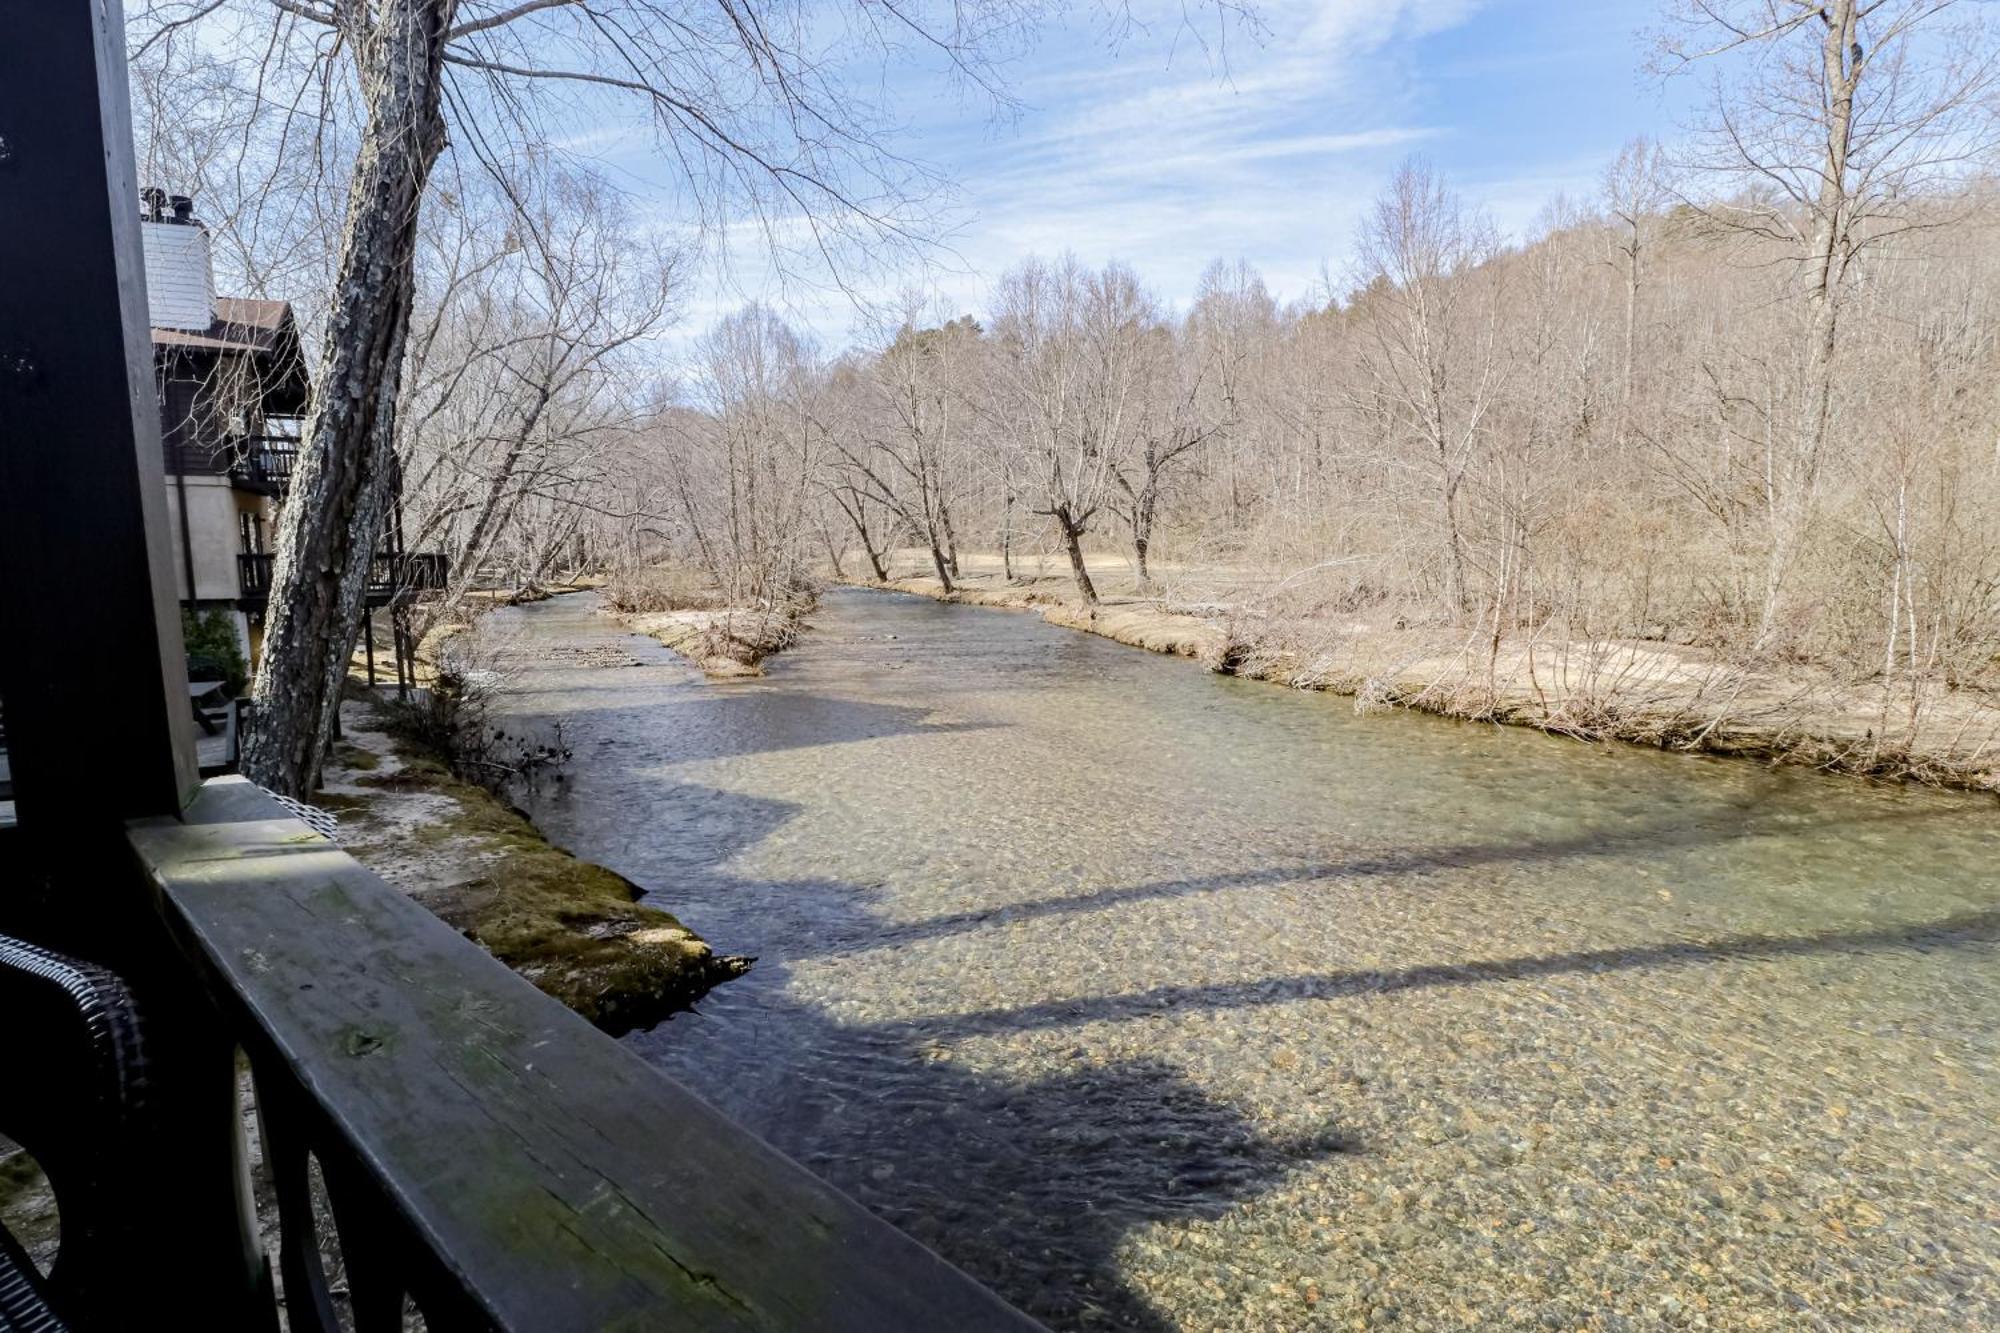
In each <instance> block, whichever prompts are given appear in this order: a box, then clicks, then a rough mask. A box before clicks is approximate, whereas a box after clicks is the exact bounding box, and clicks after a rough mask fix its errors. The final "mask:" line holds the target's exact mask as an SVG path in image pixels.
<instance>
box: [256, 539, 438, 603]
mask: <svg viewBox="0 0 2000 1333" xmlns="http://www.w3.org/2000/svg"><path fill="white" fill-rule="evenodd" d="M276 560H277V556H276V555H275V554H273V553H272V552H269V551H259V552H254V553H251V552H246V553H244V554H242V555H239V556H237V557H236V577H237V584H238V586H239V587H240V588H241V590H242V594H243V598H242V600H243V601H244V602H245V603H246V604H248V605H247V606H246V608H245V609H253V608H254V607H258V606H262V605H263V604H264V602H265V601H266V600H268V599H269V598H270V596H271V569H272V566H273V564H275V563H276ZM450 579H451V558H450V557H449V556H447V555H445V554H444V553H443V552H441V551H394V552H385V553H382V554H378V555H377V556H376V557H375V558H374V560H372V561H371V562H370V563H369V566H368V605H370V606H387V605H388V604H389V603H390V602H391V601H393V600H395V599H396V597H397V596H398V595H400V594H404V593H412V592H435V591H438V590H439V589H442V588H443V587H444V586H445V584H446V583H448V582H449V581H450Z"/></svg>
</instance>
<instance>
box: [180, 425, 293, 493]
mask: <svg viewBox="0 0 2000 1333" xmlns="http://www.w3.org/2000/svg"><path fill="white" fill-rule="evenodd" d="M298 454H299V442H298V440H297V439H296V438H295V437H293V436H289V435H233V436H230V437H228V438H226V439H222V440H217V441H214V442H212V443H190V442H187V441H181V442H178V443H172V442H170V443H168V444H166V445H164V446H163V447H162V458H163V460H164V462H165V464H166V470H167V474H168V475H169V476H172V475H175V474H180V475H182V476H190V477H225V476H226V477H228V478H229V479H230V481H231V482H233V483H234V484H236V485H238V486H242V487H244V488H246V489H248V490H254V491H258V492H260V493H262V494H265V495H279V496H282V495H284V494H285V493H286V492H287V491H289V490H290V489H291V484H292V470H293V468H294V467H295V466H296V464H297V462H298Z"/></svg>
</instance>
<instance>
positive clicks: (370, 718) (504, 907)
mask: <svg viewBox="0 0 2000 1333" xmlns="http://www.w3.org/2000/svg"><path fill="white" fill-rule="evenodd" d="M341 726H342V731H343V733H344V737H345V739H344V740H343V741H342V742H341V743H340V744H339V745H337V746H336V747H335V750H334V756H333V762H331V763H329V764H328V765H327V767H326V772H325V779H324V783H323V787H322V790H321V792H320V794H319V795H318V796H317V797H315V800H316V801H317V802H318V803H319V804H321V805H324V806H325V807H327V808H328V809H331V810H333V811H334V812H335V813H336V814H338V815H339V816H340V834H339V842H340V844H341V846H342V847H343V848H345V849H346V850H347V852H348V853H349V854H350V855H352V856H353V857H354V858H355V859H356V860H358V861H360V862H361V863H362V864H364V865H366V866H368V867H369V868H370V869H372V870H374V871H375V872H376V873H377V874H379V875H381V876H382V877H383V878H384V879H386V880H388V881H389V882H390V883H391V884H394V885H395V886H397V887H398V888H400V889H402V890H403V891H404V892H406V893H408V894H409V895H410V896H411V897H413V898H415V899H417V900H418V901H419V902H421V903H423V904H424V905H425V906H426V907H428V908H430V909H431V910H432V911H433V912H435V913H437V915H438V916H440V917H442V918H443V919H444V920H445V921H447V922H449V923H450V924H452V925H453V926H456V927H457V928H458V929H459V930H461V931H463V932H464V933H465V934H466V935H467V936H469V937H470V938H472V939H474V940H476V941H478V942H479V944H481V945H482V946H484V947H485V948H486V950H487V951H488V952H490V953H492V954H493V955H494V956H495V957H496V958H498V959H500V961H501V962H503V963H506V964H507V965H508V966H509V967H511V968H513V969H514V970H515V971H517V972H519V973H520V974H521V975H522V976H524V977H526V978H527V979H528V980H530V981H532V982H534V983H535V985H536V986H538V987H540V988H541V989H542V990H543V991H544V992H546V993H547V994H549V995H552V996H554V997H555V998H556V999H558V1000H561V1001H562V1002H563V1003H564V1004H566V1005H568V1006H569V1007H570V1008H572V1009H574V1010H576V1011H577V1012H578V1013H580V1014H582V1015H583V1016H584V1017H585V1018H588V1019H589V1020H590V1021H591V1022H593V1023H595V1024H597V1026H599V1027H601V1028H603V1029H605V1030H606V1031H608V1032H612V1033H614V1034H615V1033H620V1032H627V1031H630V1030H632V1029H634V1028H639V1027H648V1026H651V1025H652V1024H654V1023H657V1022H658V1021H659V1020H660V1019H662V1018H664V1017H665V1016H667V1015H668V1014H670V1013H673V1012H674V1011H676V1010H679V1009H684V1008H686V1007H687V1006H688V1005H689V1004H691V1003H693V1002H694V1001H695V1000H696V999H699V998H700V997H701V996H702V995H703V994H704V993H705V992H707V991H708V990H709V989H710V988H711V987H712V986H715V985H716V984H718V983H719V982H723V981H727V980H728V979H729V978H731V977H734V976H738V975H740V974H741V973H742V972H743V971H744V969H745V968H747V967H748V966H749V960H748V959H744V958H730V957H721V956H718V955H717V954H716V953H715V952H714V950H712V949H711V948H710V947H709V945H708V942H707V941H705V940H703V939H702V938H701V937H700V936H699V935H697V934H695V933H694V932H693V931H691V930H689V929H688V928H687V927H686V926H683V925H682V924H681V923H680V922H679V921H678V920H676V919H675V918H674V917H673V916H672V915H671V914H669V913H667V912H663V911H661V910H660V909H659V908H656V907H649V906H646V905H644V904H642V903H640V902H639V901H638V898H639V896H640V893H641V890H640V889H639V887H638V886H637V885H635V884H633V883H632V882H631V881H630V880H628V879H626V878H625V877H624V876H622V875H619V874H616V873H615V872H613V871H610V870H607V869H605V868H604V867H603V866H599V865H593V864H591V863H590V862H588V861H581V860H578V859H577V858H576V857H573V856H571V855H570V854H569V853H567V852H565V851H563V850H561V849H560V848H558V847H555V846H553V845H552V844H550V843H549V841H548V840H547V839H546V838H544V837H543V836H542V835H541V834H540V833H539V832H537V831H536V829H535V827H534V825H532V824H530V823H529V822H528V821H527V820H526V819H523V818H522V817H521V816H520V815H519V814H517V813H516V812H515V811H514V810H513V809H511V808H510V807H509V806H508V805H506V804H505V803H504V802H502V801H501V800H499V799H497V798H496V797H494V796H493V795H492V794H491V793H490V792H488V791H486V790H485V789H484V788H482V787H479V786H475V785H473V784H472V783H468V782H463V781H461V780H459V779H458V778H456V777H453V776H452V774H451V773H450V772H448V771H447V770H446V769H445V768H444V766H443V765H441V764H439V763H437V762H436V761H435V760H433V759H431V758H428V757H426V756H423V755H421V754H417V753H414V752H412V751H411V750H410V749H409V748H408V747H407V746H404V745H402V744H400V743H399V742H398V741H397V740H396V739H395V738H393V737H392V736H390V735H389V733H388V732H387V731H386V730H384V729H383V725H382V721H381V718H380V717H379V715H378V714H377V713H376V711H375V708H374V706H373V705H372V704H370V703H367V702H365V701H350V702H348V703H347V704H344V705H343V706H342V712H341Z"/></svg>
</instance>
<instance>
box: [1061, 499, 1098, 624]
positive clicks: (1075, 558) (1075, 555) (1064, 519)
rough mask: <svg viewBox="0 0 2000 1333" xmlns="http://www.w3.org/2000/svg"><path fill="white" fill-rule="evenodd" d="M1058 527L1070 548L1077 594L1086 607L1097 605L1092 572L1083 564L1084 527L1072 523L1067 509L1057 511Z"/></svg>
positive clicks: (1070, 562) (1070, 570) (1071, 569)
mask: <svg viewBox="0 0 2000 1333" xmlns="http://www.w3.org/2000/svg"><path fill="white" fill-rule="evenodd" d="M1056 526H1057V527H1059V528H1061V529H1062V535H1063V544H1064V545H1065V546H1067V547H1068V548H1069V572H1070V574H1071V576H1072V577H1074V578H1075V579H1076V590H1077V593H1078V594H1079V595H1080V596H1081V597H1082V598H1083V603H1084V605H1085V606H1096V605H1097V585H1096V584H1094V583H1092V582H1091V581H1090V570H1089V568H1088V567H1086V566H1085V565H1084V563H1083V525H1082V524H1081V523H1073V522H1071V521H1070V516H1069V510H1068V509H1067V508H1063V509H1058V510H1056Z"/></svg>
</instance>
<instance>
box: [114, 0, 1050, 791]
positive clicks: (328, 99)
mask: <svg viewBox="0 0 2000 1333" xmlns="http://www.w3.org/2000/svg"><path fill="white" fill-rule="evenodd" d="M225 9H227V10H228V11H229V13H228V14H226V15H224V16H223V17H222V18H220V19H214V21H215V22H217V23H223V24H229V25H233V26H232V27H230V29H229V35H230V36H231V37H232V38H233V39H234V40H236V41H238V42H239V43H257V42H259V41H261V42H262V44H263V45H264V47H265V49H266V50H268V51H270V52H271V53H272V57H271V59H272V60H274V61H277V60H285V61H289V62H291V64H292V66H293V67H294V69H295V71H299V72H296V73H295V75H294V77H293V79H292V83H293V86H295V87H298V88H300V89H302V90H304V89H309V88H311V87H313V86H315V85H317V86H318V87H320V88H321V89H322V90H323V91H322V92H321V94H320V96H319V97H318V99H317V100H316V102H315V103H314V104H313V105H312V107H311V111H312V113H313V115H312V117H310V118H307V117H301V118H300V119H301V122H302V123H305V124H310V123H313V122H322V123H323V122H324V121H326V120H327V119H328V118H329V113H336V112H340V111H342V110H349V111H352V112H353V113H354V114H353V123H355V124H356V125H357V128H356V130H355V132H354V155H353V167H352V173H351V176H350V178H349V182H348V189H347V204H346V212H345V220H344V222H343V224H342V227H341V246H340V255H341V258H340V261H339V263H338V265H337V270H336V274H335V277H334V281H333V287H332V297H331V299H330V300H329V302H328V308H327V321H326V336H325V341H324V344H323V347H322V351H321V355H320V362H319V366H318V370H319V377H318V391H317V393H316V395H315V401H314V404H313V408H312V414H311V419H310V423H309V425H308V428H307V433H306V439H305V443H304V446H303V448H302V450H301V456H300V460H299V464H298V467H297V470H296V472H295V474H294V481H293V494H292V503H291V504H289V505H287V506H286V508H285V512H284V515H283V519H282V522H281V527H280V533H279V540H278V554H277V559H276V564H275V569H274V571H273V578H272V589H271V597H270V606H271V614H270V617H269V622H268V628H267V631H266V639H265V647H264V657H263V662H262V667H261V670H260V671H259V673H258V680H257V686H256V696H255V697H256V701H257V704H258V716H259V719H260V720H259V725H258V727H257V728H256V729H255V731H254V732H253V733H252V735H251V737H250V739H249V740H248V742H247V743H246V748H245V754H244V764H245V768H246V771H248V772H250V773H251V774H252V775H253V776H255V777H257V778H258V780H259V781H262V782H264V783H265V784H267V785H269V786H272V787H274V788H276V789H278V790H282V791H285V792H288V793H290V794H293V795H304V794H306V793H307V792H308V791H309V790H310V789H311V787H312V786H313V785H314V781H315V779H316V777H317V773H318V767H319V762H320V759H321V756H322V755H323V754H324V752H325V749H326V746H327V743H328V740H329V738H330V736H331V734H332V729H333V724H334V719H335V713H336V710H337V708H338V703H339V692H340V685H341V681H342V678H343V677H344V675H345V672H346V667H347V658H348V654H349V652H350V651H351V648H352V645H353V643H354V641H355V639H356V637H357V635H358V633H359V629H360V621H361V616H362V609H363V594H364V590H365V586H366V583H367V579H368V573H369V566H370V562H371V559H372V557H373V553H374V549H375V542H376V538H377V536H378V534H379V532H380V530H381V526H382V518H383V514H384V512H385V510H386V508H387V504H388V499H389V494H390V489H391V486H392V483H393V477H394V473H395V466H394V443H395V437H396V409H397V404H398V399H399V390H400V377H401V374H402V369H403V364H402V363H403V358H404V353H405V351H406V349H407V339H408V332H409V324H410V313H411V309H412V306H413V304H414V299H415V290H416V279H415V266H416V254H417V244H418V228H419V220H420V217H421V212H422V204H423V201H424V197H425V193H426V187H427V185H428V182H429V179H430V175H431V172H432V169H433V168H434V167H435V165H436V163H437V161H438V158H439V156H440V154H442V153H443V151H444V149H445V144H446V126H447V119H448V116H449V117H450V118H454V119H456V121H457V122H458V125H459V128H460V131H461V135H462V140H463V142H464V144H465V145H466V147H467V148H468V149H469V150H470V151H471V152H473V153H474V154H475V155H479V154H481V153H482V152H485V153H487V155H488V156H490V151H489V147H490V144H491V142H492V140H493V139H494V138H495V137H504V135H505V134H506V133H507V131H508V129H509V127H511V126H516V125H520V126H523V127H524V128H527V129H529V130H531V132H534V133H539V128H540V127H539V126H537V125H536V123H535V117H536V114H537V113H536V107H537V106H549V105H558V106H563V107H568V108H570V109H574V108H575V107H576V106H577V105H578V104H579V103H581V104H583V105H591V104H594V101H595V100H601V99H603V98H605V97H607V96H611V95H623V96H625V97H628V98H634V99H637V100H638V101H639V103H640V104H641V105H643V106H644V107H645V108H646V109H647V110H648V112H649V113H650V114H651V116H652V118H653V121H654V124H655V126H656V128H657V130H658V132H659V135H660V139H661V143H662V145H663V147H664V148H665V149H666V153H667V156H668V160H669V161H671V162H673V163H675V164H676V165H677V166H678V167H679V168H680V169H681V172H682V176H683V179H684V180H685V181H686V182H687V183H688V184H689V185H690V187H691V195H690V197H691V198H693V199H695V200H697V201H699V202H700V203H701V206H702V207H703V208H704V209H706V210H709V211H710V216H714V210H719V209H721V208H723V207H730V208H735V207H740V206H743V205H745V204H747V205H748V206H749V208H750V209H751V211H752V213H753V215H754V216H757V217H759V218H761V219H763V221H764V223H765V228H764V235H765V239H766V241H767V243H768V244H769V245H770V246H771V247H772V249H773V251H774V253H776V254H778V255H779V256H780V257H781V258H782V257H783V256H784V255H786V254H792V253H796V251H795V249H794V247H795V246H796V244H797V242H795V241H793V240H791V239H790V238H791V237H792V236H793V235H794V234H799V235H802V236H803V237H804V243H805V245H806V246H807V248H808V251H809V253H811V254H813V255H815V256H818V257H821V258H825V257H828V256H830V255H832V253H833V252H834V251H835V250H837V249H838V248H839V247H840V245H841V243H842V241H843V239H844V238H849V239H851V238H852V237H853V236H855V235H858V234H862V233H865V234H867V235H869V236H873V237H876V238H886V239H888V240H890V241H896V240H910V239H913V238H914V237H915V236H916V235H917V234H918V231H919V229H920V228H921V225H922V219H921V217H920V216H919V215H917V214H914V213H912V212H911V211H910V210H908V209H907V208H904V207H901V206H900V205H899V201H908V200H911V199H913V198H917V197H919V196H920V195H921V192H922V191H921V185H922V182H921V180H920V179H915V178H914V177H913V172H912V170H911V168H910V167H909V165H908V164H907V163H906V162H904V161H903V160H902V159H900V158H898V157H896V156H894V155H893V154H890V153H888V152H886V151H884V150H883V148H882V147H881V143H880V141H879V138H878V137H877V128H878V127H876V126H875V125H872V124H871V123H870V122H869V120H868V117H867V115H866V113H865V110H864V109H862V108H861V107H860V106H859V104H857V103H856V102H855V101H853V100H852V99H851V98H850V97H849V96H847V95H846V92H845V90H844V89H841V88H840V87H838V86H837V85H836V84H835V82H834V81H833V78H832V76H831V75H830V73H829V70H830V69H831V68H833V67H834V65H835V64H836V63H837V62H833V61H829V60H826V59H825V58H824V54H825V53H824V51H823V50H822V44H821V42H820V41H819V39H818V38H817V37H815V36H814V34H813V33H812V31H811V28H812V25H811V24H809V23H807V22H805V18H806V14H805V11H804V9H802V8H800V7H799V6H798V5H796V4H791V3H786V0H771V4H770V5H769V6H764V5H756V6H750V7H745V6H738V5H727V6H720V7H718V8H717V9H714V10H709V11H701V10H692V11H690V10H684V9H683V8H682V7H679V6H672V5H667V4H663V3H655V2H654V0H625V2H624V3H620V4H618V5H616V6H614V7H612V8H611V9H609V10H600V8H598V7H596V6H592V5H587V4H584V3H582V0H518V2H516V0H492V2H488V0H465V2H464V3H463V4H461V3H459V0H357V2H355V3H347V2H345V0H341V2H339V3H335V4H333V5H331V6H330V7H321V6H320V5H318V4H316V3H313V2H312V0H237V2H236V3H235V4H233V5H232V4H229V3H228V0H208V2H207V3H197V2H196V0H155V2H154V3H153V4H151V5H149V6H146V7H144V9H143V11H142V12H140V13H138V14H137V15H135V17H136V19H137V24H136V27H135V36H136V39H137V46H138V48H139V49H140V50H141V51H146V50H150V49H152V48H154V47H156V46H158V45H160V44H162V43H171V42H172V41H174V40H175V39H177V38H178V37H179V36H180V35H181V34H182V33H183V32H184V30H186V29H188V28H190V27H191V26H193V25H195V24H197V23H200V22H202V21H204V20H211V19H213V16H216V15H217V14H218V13H219V12H220V11H224V10H225ZM766 10H768V11H770V12H765V11H766ZM1031 11H1032V6H1030V5H1027V4H1025V3H1021V2H1019V0H985V3H983V4H976V5H964V4H960V5H953V6H948V7H947V8H946V12H945V16H944V18H943V19H942V21H941V23H940V24H939V25H938V26H935V27H934V26H932V25H931V24H929V23H928V22H927V20H926V18H925V16H924V14H923V13H922V11H921V10H920V9H919V8H918V7H916V6H911V7H907V8H906V7H900V6H899V7H898V8H897V10H896V17H897V19H898V20H899V22H900V24H901V27H900V29H899V31H903V32H910V33H914V34H915V35H917V36H918V37H920V38H924V39H927V40H929V41H930V43H931V44H932V45H933V47H934V48H935V49H937V50H939V51H942V52H944V53H946V55H947V57H948V58H949V59H950V61H951V62H952V64H953V66H954V68H956V69H957V70H958V71H959V72H960V73H962V74H964V75H966V76H967V77H969V78H972V79H973V80H975V81H979V82H981V83H985V84H987V85H988V86H991V83H990V71H989V70H988V69H987V67H986V66H985V65H984V64H983V63H982V62H983V55H982V53H983V51H984V50H985V49H986V46H987V44H988V43H990V42H991V41H993V40H994V39H995V38H996V37H998V36H999V35H1000V34H1003V33H1004V32H1006V31H1007V30H1008V29H1009V28H1011V27H1013V26H1015V25H1017V24H1019V23H1020V22H1022V21H1023V20H1025V19H1026V18H1028V17H1029V16H1030V13H1031ZM257 30H261V32H260V31H257ZM881 31H882V30H881V29H879V28H872V27H871V26H870V25H865V24H864V25H857V32H859V33H863V34H866V33H870V32H872V33H875V34H878V35H877V36H875V37H873V38H872V39H868V38H864V40H873V41H874V42H875V43H876V44H877V45H878V47H879V44H880V42H881V40H882V38H881V37H880V36H879V34H880V32H881ZM329 39H330V40H329ZM448 70H449V71H451V72H452V74H451V76H450V77H448V74H447V71H448ZM461 75H462V76H464V77H463V78H460V77H458V76H461ZM541 92H550V93H559V94H561V96H562V98H563V99H565V100H564V101H561V102H557V101H556V99H554V98H551V97H540V96H538V93H541ZM300 96H301V98H304V97H305V96H306V93H304V92H303V91H302V92H301V94H300ZM780 214H782V218H781V217H780ZM801 220H802V221H803V227H802V228H798V227H796V226H795V223H797V222H798V221H801Z"/></svg>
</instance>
